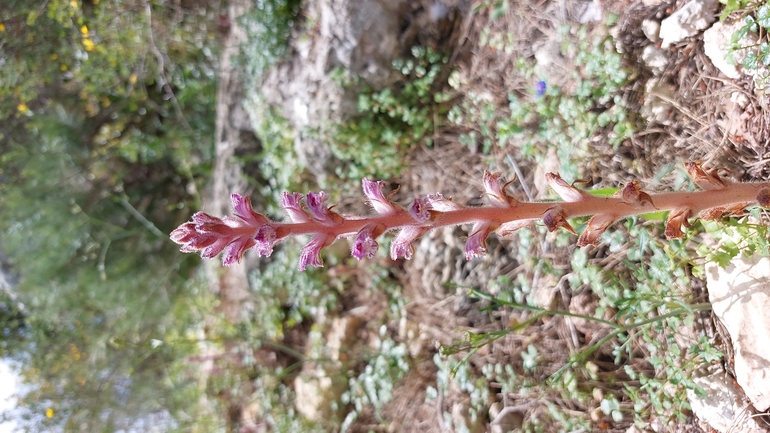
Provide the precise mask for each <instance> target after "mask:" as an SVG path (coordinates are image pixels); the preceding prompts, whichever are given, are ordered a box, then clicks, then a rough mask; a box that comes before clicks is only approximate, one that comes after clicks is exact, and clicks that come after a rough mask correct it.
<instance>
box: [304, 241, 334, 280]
mask: <svg viewBox="0 0 770 433" xmlns="http://www.w3.org/2000/svg"><path fill="white" fill-rule="evenodd" d="M332 242H334V236H329V235H327V234H325V233H318V234H316V235H315V236H313V239H311V240H310V242H309V243H308V244H307V245H305V248H303V249H302V254H301V255H300V256H299V270H300V271H304V270H305V269H306V268H307V267H308V265H310V266H313V267H314V268H322V267H323V266H324V263H323V260H321V250H322V249H324V248H326V247H327V246H329V245H331V244H332Z"/></svg>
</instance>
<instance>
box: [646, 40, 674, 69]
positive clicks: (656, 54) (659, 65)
mask: <svg viewBox="0 0 770 433" xmlns="http://www.w3.org/2000/svg"><path fill="white" fill-rule="evenodd" d="M642 61H643V62H644V65H645V66H647V68H648V69H649V70H651V71H652V73H653V75H655V76H659V75H661V74H663V71H665V70H666V66H668V61H669V59H668V56H667V55H666V51H664V50H660V49H658V48H655V45H648V46H646V47H644V51H642Z"/></svg>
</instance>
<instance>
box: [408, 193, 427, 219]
mask: <svg viewBox="0 0 770 433" xmlns="http://www.w3.org/2000/svg"><path fill="white" fill-rule="evenodd" d="M430 208H431V205H430V202H429V201H428V199H425V198H419V197H418V198H415V199H414V201H413V202H412V205H411V206H409V209H408V210H409V215H411V216H412V218H414V220H415V221H417V222H418V223H423V222H425V221H428V220H429V219H430Z"/></svg>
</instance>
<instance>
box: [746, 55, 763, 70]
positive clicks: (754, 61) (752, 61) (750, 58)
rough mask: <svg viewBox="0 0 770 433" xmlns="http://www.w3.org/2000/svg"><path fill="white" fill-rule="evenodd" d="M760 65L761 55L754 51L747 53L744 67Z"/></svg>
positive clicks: (752, 67)
mask: <svg viewBox="0 0 770 433" xmlns="http://www.w3.org/2000/svg"><path fill="white" fill-rule="evenodd" d="M758 66H759V57H758V56H757V53H756V52H754V51H749V52H748V53H746V58H744V59H743V67H744V68H746V69H757V67H758Z"/></svg>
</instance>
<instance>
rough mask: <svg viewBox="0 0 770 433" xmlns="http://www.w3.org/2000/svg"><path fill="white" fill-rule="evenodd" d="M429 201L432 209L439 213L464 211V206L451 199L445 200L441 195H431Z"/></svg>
mask: <svg viewBox="0 0 770 433" xmlns="http://www.w3.org/2000/svg"><path fill="white" fill-rule="evenodd" d="M427 200H428V204H430V209H431V210H435V211H437V212H452V211H457V210H461V209H463V206H461V205H459V204H457V203H455V202H453V201H452V199H451V198H448V199H447V198H444V196H443V195H441V194H440V193H436V194H431V195H429V196H428V197H427Z"/></svg>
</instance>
